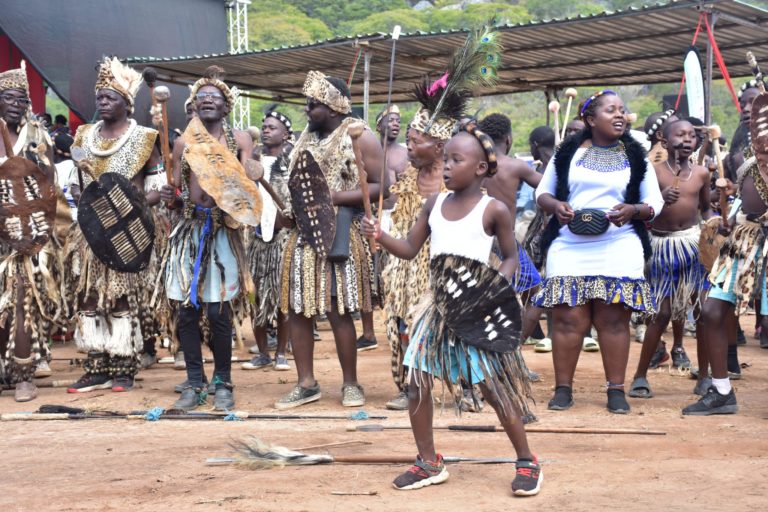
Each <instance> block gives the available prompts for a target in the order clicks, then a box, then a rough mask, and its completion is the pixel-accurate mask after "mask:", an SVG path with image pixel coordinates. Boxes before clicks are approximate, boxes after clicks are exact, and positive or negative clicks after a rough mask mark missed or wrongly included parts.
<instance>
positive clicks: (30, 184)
mask: <svg viewBox="0 0 768 512" xmlns="http://www.w3.org/2000/svg"><path fill="white" fill-rule="evenodd" d="M55 218H56V191H55V188H54V184H53V181H52V180H49V179H48V177H47V176H46V175H45V174H44V173H43V171H41V170H40V168H39V167H38V166H37V165H35V164H34V163H32V162H31V161H29V160H27V159H26V158H21V157H18V156H13V157H11V158H9V159H8V160H6V161H5V162H4V163H3V164H2V165H0V239H2V240H3V241H4V242H5V243H7V244H8V245H10V246H11V248H13V249H15V250H16V251H17V252H19V253H21V254H27V255H32V254H36V253H38V252H39V251H40V249H42V248H43V246H44V245H45V244H46V243H48V240H50V238H51V232H52V230H53V227H54V225H55Z"/></svg>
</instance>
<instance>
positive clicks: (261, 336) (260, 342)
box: [253, 325, 269, 354]
mask: <svg viewBox="0 0 768 512" xmlns="http://www.w3.org/2000/svg"><path fill="white" fill-rule="evenodd" d="M253 337H254V338H255V339H256V346H257V347H259V352H261V353H262V354H269V347H267V328H266V327H264V326H263V325H258V326H257V325H254V326H253Z"/></svg>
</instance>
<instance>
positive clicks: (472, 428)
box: [347, 424, 667, 436]
mask: <svg viewBox="0 0 768 512" xmlns="http://www.w3.org/2000/svg"><path fill="white" fill-rule="evenodd" d="M433 428H434V429H435V430H453V431H459V432H504V429H503V428H502V427H500V426H497V425H447V426H442V427H433ZM410 429H411V427H410V426H404V425H386V426H384V425H376V424H369V425H348V426H347V431H348V432H381V431H383V430H410ZM525 431H526V432H528V433H531V434H601V435H606V434H608V435H610V434H632V435H644V436H664V435H667V433H666V432H664V431H660V430H642V429H626V428H574V427H530V426H526V427H525Z"/></svg>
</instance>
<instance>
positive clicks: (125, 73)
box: [94, 57, 142, 112]
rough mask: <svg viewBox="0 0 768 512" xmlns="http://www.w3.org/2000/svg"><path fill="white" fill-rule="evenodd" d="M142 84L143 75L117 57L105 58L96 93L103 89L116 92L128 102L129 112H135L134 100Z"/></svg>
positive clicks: (100, 69) (97, 80) (100, 66)
mask: <svg viewBox="0 0 768 512" xmlns="http://www.w3.org/2000/svg"><path fill="white" fill-rule="evenodd" d="M141 82H142V77H141V73H139V72H138V71H136V70H135V69H133V68H131V67H129V66H126V65H125V64H123V63H122V62H120V60H119V59H118V58H117V57H112V58H109V57H104V60H102V61H101V63H100V64H99V71H98V74H97V76H96V86H95V87H94V92H98V91H99V90H101V89H110V90H112V91H115V92H116V93H118V94H119V95H120V96H122V97H123V98H125V101H127V102H128V111H129V112H133V103H134V99H135V98H136V93H138V92H139V87H141Z"/></svg>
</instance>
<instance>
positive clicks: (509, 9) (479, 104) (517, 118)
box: [249, 0, 768, 152]
mask: <svg viewBox="0 0 768 512" xmlns="http://www.w3.org/2000/svg"><path fill="white" fill-rule="evenodd" d="M747 1H748V3H751V4H753V5H757V6H758V7H763V8H768V0H747ZM410 3H415V2H413V1H412V2H410ZM432 3H433V7H432V8H429V9H426V10H423V11H416V10H413V9H411V8H410V6H409V2H407V1H406V0H271V1H270V2H266V1H258V2H252V3H251V5H250V7H249V10H250V16H249V36H250V38H251V40H250V44H251V48H252V49H259V48H274V47H279V46H287V45H296V44H307V43H311V42H316V41H320V40H324V39H328V38H330V37H333V36H346V35H351V34H364V33H372V32H383V33H389V32H390V31H391V30H392V28H393V27H394V25H400V26H401V27H402V29H403V31H404V32H414V31H419V30H422V31H439V30H456V29H462V28H469V27H473V26H477V25H479V24H481V23H483V22H485V21H487V20H488V19H490V18H492V17H494V16H495V17H496V20H497V22H498V23H501V24H517V23H526V22H529V21H540V20H545V19H553V18H564V17H570V16H577V15H579V14H581V15H589V14H596V13H599V12H602V11H616V10H625V9H627V8H629V7H641V6H643V5H644V4H646V3H650V2H648V1H647V0H646V1H643V0H490V1H487V2H484V3H472V2H468V1H467V0H434V1H433V2H432ZM457 7H458V8H457ZM766 66H768V65H766ZM434 71H436V70H434ZM737 85H738V84H737ZM678 87H679V83H672V84H657V85H649V86H628V87H618V88H615V89H616V90H617V92H618V93H619V94H620V95H621V97H622V99H623V100H624V101H625V103H626V104H627V105H628V107H629V108H630V110H631V111H632V112H636V113H637V114H638V126H641V125H642V123H643V122H644V120H645V118H646V117H647V116H648V115H650V114H651V113H653V112H656V111H658V110H661V106H660V100H661V98H662V97H663V96H664V95H670V94H671V95H674V94H677V89H678ZM598 89H599V87H595V88H580V89H578V93H579V96H578V97H579V98H582V97H586V96H588V95H589V94H591V93H592V92H594V91H595V90H598ZM713 89H714V90H713V95H712V115H713V119H714V120H715V122H717V123H718V124H720V126H721V128H722V130H723V134H725V135H726V136H729V137H730V136H731V135H732V133H733V131H734V130H735V128H736V124H737V123H738V114H737V112H736V110H735V108H734V106H733V104H732V103H731V100H730V96H729V93H728V91H727V89H726V87H725V85H724V84H723V82H722V81H717V82H715V85H714V88H713ZM357 100H358V101H359V98H357ZM561 100H562V101H563V105H562V110H563V111H564V110H565V99H564V98H561ZM270 106H271V103H269V102H265V101H251V119H252V121H253V124H255V125H257V126H260V124H261V116H262V115H263V112H264V111H266V110H267V109H268V108H269V107H270ZM546 107H547V101H546V99H545V96H544V93H543V92H541V91H538V92H529V93H519V94H510V95H505V96H488V97H483V98H475V99H473V100H472V102H471V104H470V108H469V111H470V113H474V112H475V111H478V110H479V111H480V115H481V116H485V115H487V114H490V113H492V112H501V113H503V114H506V115H508V116H509V117H510V118H511V119H512V127H513V132H514V142H513V147H512V150H513V151H515V152H519V151H527V150H528V134H529V133H530V132H531V131H532V130H533V129H534V128H536V127H537V126H540V125H543V124H545V123H546V119H547V108H546ZM381 108H382V106H381V105H371V107H370V112H371V114H370V115H371V119H373V117H375V115H376V113H377V112H378V111H379V110H380V109H381ZM416 108H417V106H416V104H415V103H404V104H400V109H401V112H402V118H403V119H404V120H408V119H411V118H412V117H413V115H414V113H415V111H416ZM279 109H280V110H281V111H282V112H284V113H286V114H287V115H289V116H290V117H291V119H292V120H293V123H294V127H295V129H297V130H301V129H303V128H304V125H305V123H306V116H305V115H304V111H303V107H302V106H301V105H280V106H279ZM574 109H575V107H574ZM574 109H572V110H571V111H572V112H573V111H574ZM404 136H405V133H404V132H401V138H403V137H404Z"/></svg>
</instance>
